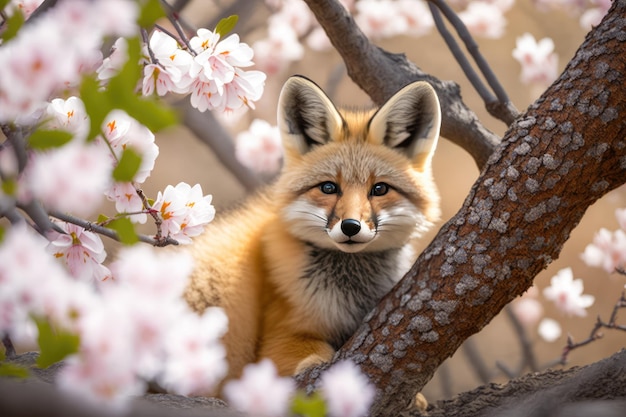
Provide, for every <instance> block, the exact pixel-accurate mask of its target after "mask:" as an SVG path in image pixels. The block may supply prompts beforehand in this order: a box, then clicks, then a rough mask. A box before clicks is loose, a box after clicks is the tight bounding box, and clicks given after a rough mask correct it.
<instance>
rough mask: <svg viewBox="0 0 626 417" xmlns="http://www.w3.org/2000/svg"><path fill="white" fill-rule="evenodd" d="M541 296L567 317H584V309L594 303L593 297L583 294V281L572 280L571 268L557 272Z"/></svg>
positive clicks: (585, 312) (585, 311)
mask: <svg viewBox="0 0 626 417" xmlns="http://www.w3.org/2000/svg"><path fill="white" fill-rule="evenodd" d="M543 296H544V297H546V299H548V300H550V301H552V302H554V304H555V305H556V307H557V308H558V309H559V310H561V311H562V312H563V313H565V314H567V315H568V316H579V317H585V316H586V315H587V310H585V309H586V308H587V307H590V306H591V305H592V304H593V303H594V301H595V297H594V296H593V295H588V294H583V281H582V280H581V279H574V274H573V273H572V269H571V268H564V269H561V270H560V271H559V272H557V274H556V275H555V276H553V277H552V279H551V280H550V286H549V287H547V288H544V290H543Z"/></svg>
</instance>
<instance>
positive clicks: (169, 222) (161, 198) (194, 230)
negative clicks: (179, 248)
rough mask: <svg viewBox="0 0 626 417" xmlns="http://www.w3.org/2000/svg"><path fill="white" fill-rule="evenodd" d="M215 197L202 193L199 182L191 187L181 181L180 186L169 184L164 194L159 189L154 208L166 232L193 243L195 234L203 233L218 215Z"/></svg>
mask: <svg viewBox="0 0 626 417" xmlns="http://www.w3.org/2000/svg"><path fill="white" fill-rule="evenodd" d="M211 198H212V197H211V196H210V195H206V196H203V195H202V188H201V187H200V185H199V184H196V185H194V186H193V187H191V186H190V185H189V184H187V183H184V182H181V183H179V184H178V185H176V187H172V186H171V185H168V186H167V187H165V190H164V191H163V193H161V192H160V191H159V193H158V195H157V198H156V201H155V202H154V204H153V205H152V208H153V209H154V210H156V211H158V212H159V214H160V215H161V218H162V219H163V223H162V225H161V228H162V231H163V234H164V235H165V236H171V237H172V238H174V239H176V240H178V241H179V243H191V237H193V236H198V235H199V234H200V233H202V230H204V226H205V225H206V224H207V223H209V222H210V221H211V220H213V217H214V216H215V208H214V207H213V206H212V205H211Z"/></svg>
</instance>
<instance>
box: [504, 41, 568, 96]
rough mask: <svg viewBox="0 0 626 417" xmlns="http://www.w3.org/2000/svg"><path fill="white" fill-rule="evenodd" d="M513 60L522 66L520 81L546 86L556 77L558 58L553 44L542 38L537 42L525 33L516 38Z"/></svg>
mask: <svg viewBox="0 0 626 417" xmlns="http://www.w3.org/2000/svg"><path fill="white" fill-rule="evenodd" d="M513 58H515V59H516V60H517V61H518V62H519V63H520V64H521V65H522V74H521V76H520V78H521V81H522V82H523V83H525V84H530V83H536V84H540V85H542V86H547V85H549V84H550V83H552V82H553V81H554V80H555V79H556V77H557V75H558V56H557V55H556V53H554V42H553V41H552V39H550V38H543V39H541V40H540V41H539V42H537V41H536V40H535V38H534V36H533V35H531V34H530V33H525V34H524V35H522V36H521V37H518V38H517V43H516V46H515V49H514V50H513Z"/></svg>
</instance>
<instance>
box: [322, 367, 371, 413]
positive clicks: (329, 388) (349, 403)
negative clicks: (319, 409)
mask: <svg viewBox="0 0 626 417" xmlns="http://www.w3.org/2000/svg"><path fill="white" fill-rule="evenodd" d="M321 392H322V395H323V396H324V398H325V399H326V405H327V406H328V412H329V414H330V415H331V416H333V417H361V416H365V415H367V413H368V411H369V408H370V405H371V404H372V402H373V401H374V395H375V393H376V392H375V390H374V387H373V386H372V385H371V384H370V383H369V381H368V380H367V378H366V377H365V375H363V374H362V373H361V371H360V370H359V368H358V367H357V366H356V365H355V364H354V363H352V362H350V361H343V362H339V363H337V364H335V365H333V366H332V367H331V368H330V369H329V370H328V371H326V372H325V373H324V374H323V375H322V378H321Z"/></svg>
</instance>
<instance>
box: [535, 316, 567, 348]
mask: <svg viewBox="0 0 626 417" xmlns="http://www.w3.org/2000/svg"><path fill="white" fill-rule="evenodd" d="M537 331H538V332H539V336H541V338H542V339H543V340H545V341H546V342H550V343H551V342H555V341H556V340H557V339H558V338H559V337H561V333H562V331H561V325H560V324H559V323H558V322H557V321H556V320H554V319H551V318H545V319H543V320H541V323H539V327H538V328H537Z"/></svg>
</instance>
